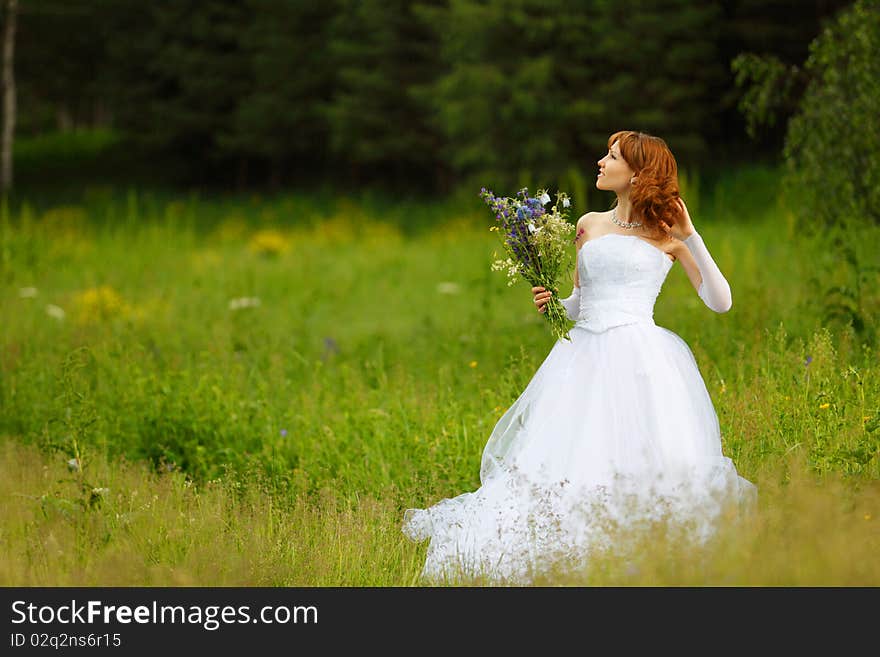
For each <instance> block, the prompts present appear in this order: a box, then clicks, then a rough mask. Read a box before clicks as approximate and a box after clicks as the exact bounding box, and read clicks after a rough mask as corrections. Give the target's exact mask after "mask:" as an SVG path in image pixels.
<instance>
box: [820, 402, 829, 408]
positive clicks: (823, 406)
mask: <svg viewBox="0 0 880 657" xmlns="http://www.w3.org/2000/svg"><path fill="white" fill-rule="evenodd" d="M829 406H831V404H829V403H828V402H825V403H824V404H819V408H823V409H824V408H828V407H829Z"/></svg>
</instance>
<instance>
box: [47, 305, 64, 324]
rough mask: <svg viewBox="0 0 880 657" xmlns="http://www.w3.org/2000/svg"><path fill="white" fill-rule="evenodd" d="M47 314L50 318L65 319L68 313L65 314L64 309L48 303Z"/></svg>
mask: <svg viewBox="0 0 880 657" xmlns="http://www.w3.org/2000/svg"><path fill="white" fill-rule="evenodd" d="M46 314H47V315H49V317H54V318H55V319H59V320H60V319H64V317H65V316H66V313H65V312H64V308H60V307H58V306H56V305H54V304H51V303H47V304H46Z"/></svg>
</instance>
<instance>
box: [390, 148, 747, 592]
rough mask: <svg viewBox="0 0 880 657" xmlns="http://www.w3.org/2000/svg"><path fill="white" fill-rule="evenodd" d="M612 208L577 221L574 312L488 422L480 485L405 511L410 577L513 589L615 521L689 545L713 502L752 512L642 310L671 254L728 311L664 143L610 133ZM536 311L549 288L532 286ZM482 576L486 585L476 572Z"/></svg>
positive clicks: (711, 421) (687, 362)
mask: <svg viewBox="0 0 880 657" xmlns="http://www.w3.org/2000/svg"><path fill="white" fill-rule="evenodd" d="M598 166H599V172H598V175H597V177H596V187H598V188H599V189H603V190H608V191H613V192H615V194H616V195H617V202H616V204H615V206H614V207H613V208H612V209H611V210H610V211H608V212H590V213H588V214H586V215H584V216H583V217H581V218H580V219H579V220H578V224H577V237H576V238H575V248H576V272H575V280H574V290H573V292H572V294H571V296H569V297H568V298H567V299H563V300H562V302H563V304H564V305H565V307H566V309H567V311H568V315H569V317H570V318H571V319H573V320H575V326H574V328H572V330H571V332H570V337H571V341H566V340H558V341H557V342H556V343H555V344H554V346H553V348H552V349H551V351H550V353H549V354H548V355H547V357H546V359H545V360H544V362H543V363H542V364H541V365H540V367H539V368H538V370H537V371H536V372H535V374H534V376H533V377H532V379H531V381H530V382H529V383H528V385H527V386H526V388H525V389H524V390H523V392H522V393H521V394H520V396H519V397H518V398H517V400H516V401H515V402H514V403H513V404H512V405H511V406H510V408H509V409H508V410H507V411H506V412H505V413H504V415H503V416H502V417H501V418H500V419H499V420H498V422H497V424H496V425H495V428H494V429H493V431H492V434H491V436H490V437H489V439H488V442H487V444H486V446H485V448H484V450H483V456H482V463H481V468H480V480H481V486H480V487H479V488H478V489H477V490H476V491H474V492H469V493H463V494H461V495H458V496H457V497H454V498H447V499H444V500H441V501H439V502H438V503H436V504H435V505H433V506H431V507H429V508H427V509H407V510H406V512H405V514H404V522H403V528H402V529H403V532H404V534H405V535H406V536H407V537H409V538H410V539H411V540H413V541H422V540H424V539H426V538H430V539H431V542H430V544H429V546H428V553H427V557H426V560H425V565H424V568H423V570H422V573H421V575H422V578H423V580H426V581H447V582H450V581H451V582H456V581H461V580H462V579H469V578H472V577H482V578H486V579H488V580H489V581H493V582H498V583H511V584H523V583H529V582H530V581H532V580H533V578H534V577H535V575H537V574H539V573H541V572H542V571H545V570H547V569H548V568H550V567H553V566H558V565H560V564H564V565H566V566H570V567H576V568H578V569H580V570H581V571H582V572H584V571H586V570H587V569H588V568H589V564H590V559H589V557H590V553H591V551H595V550H599V549H614V548H615V546H616V543H615V541H616V540H617V538H616V536H619V535H620V532H619V531H617V534H615V533H614V532H615V528H616V530H619V529H621V528H626V527H629V528H633V527H638V526H639V525H640V523H647V524H646V525H645V526H650V523H651V522H655V521H661V520H662V521H664V522H668V521H669V520H670V519H671V520H672V521H675V522H678V521H680V522H678V525H677V526H680V527H687V528H688V531H689V532H690V533H689V534H688V536H690V537H691V538H692V539H693V540H694V541H697V542H703V541H705V540H706V539H708V538H709V537H710V536H712V535H713V534H714V532H715V531H716V529H717V523H718V521H719V519H720V518H721V517H722V511H723V510H724V509H725V508H729V507H728V505H729V504H734V505H736V506H738V507H740V508H742V509H745V510H749V509H751V508H752V506H753V504H754V502H755V499H756V489H755V486H754V485H753V484H751V483H750V482H748V481H746V480H745V479H743V478H742V477H740V476H739V475H738V474H737V471H736V468H735V467H734V465H733V463H732V462H731V460H730V459H729V458H726V457H725V456H723V454H722V451H721V434H720V428H719V423H718V416H717V415H716V412H715V409H714V407H713V405H712V400H711V398H710V396H709V393H708V391H707V390H706V386H705V383H704V381H703V378H702V376H701V375H700V371H699V369H698V366H697V363H696V361H695V360H694V357H693V354H692V352H691V350H690V348H689V347H688V346H687V344H686V343H685V342H684V340H682V339H681V338H680V337H679V336H678V335H677V334H675V333H673V332H672V331H670V330H668V329H666V328H663V327H661V326H657V325H656V324H655V323H654V319H653V314H654V303H655V301H656V299H657V296H658V294H659V293H660V288H661V287H662V285H663V282H664V281H665V279H666V276H667V275H668V273H669V271H670V269H671V268H672V265H673V263H674V262H680V263H681V265H682V266H683V267H684V270H685V272H686V273H687V275H688V278H689V279H690V281H691V283H692V284H693V286H694V289H695V290H696V293H697V294H698V295H699V297H700V299H702V301H703V302H704V303H705V305H706V306H708V307H709V308H711V309H712V310H713V311H715V312H718V313H724V312H727V311H728V310H730V308H731V305H732V298H731V293H730V286H729V285H728V283H727V280H726V279H725V278H724V276H723V275H722V273H721V271H720V270H719V269H718V266H717V265H716V264H715V262H714V260H713V259H712V257H711V255H710V254H709V251H708V250H707V248H706V246H705V244H704V243H703V240H702V238H701V237H700V235H699V233H697V231H696V230H695V228H694V225H693V223H692V222H691V218H690V215H689V213H688V210H687V207H686V206H685V204H684V201H683V200H682V199H681V198H680V197H679V195H678V178H677V177H678V172H677V165H676V162H675V158H674V157H673V155H672V153H671V152H670V151H669V148H668V147H667V146H666V143H665V142H664V141H663V140H662V139H660V138H658V137H654V136H651V135H647V134H645V133H641V132H632V131H621V132H617V133H615V134H613V135H611V137H610V138H609V140H608V153H607V154H606V155H605V156H604V157H603V158H602V159H601V160H599V161H598ZM532 292H533V294H534V302H535V305H536V307H537V309H538V312H544V310H545V305H546V303H547V300H548V299H549V298H550V295H551V292H549V291H547V290H545V289H544V288H542V287H535V288H532ZM486 579H484V580H483V581H486Z"/></svg>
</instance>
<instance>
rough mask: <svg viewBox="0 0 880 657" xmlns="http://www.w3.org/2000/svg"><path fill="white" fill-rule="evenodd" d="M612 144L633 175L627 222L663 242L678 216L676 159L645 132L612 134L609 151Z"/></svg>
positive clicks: (660, 142)
mask: <svg viewBox="0 0 880 657" xmlns="http://www.w3.org/2000/svg"><path fill="white" fill-rule="evenodd" d="M615 141H616V142H617V145H618V147H619V148H620V154H621V155H623V159H624V160H626V163H627V164H629V166H630V168H631V169H632V170H633V171H634V172H635V175H636V179H635V182H633V185H632V189H631V190H630V194H629V201H630V205H631V207H632V211H631V213H630V221H641V222H642V223H643V224H644V225H645V228H646V229H647V230H648V231H653V233H654V236H655V238H656V239H662V238H665V237H666V236H667V235H668V234H669V228H670V227H671V226H673V225H674V224H675V221H676V217H677V216H678V215H679V213H680V210H679V207H678V204H677V203H676V199H678V195H679V189H678V165H677V164H676V162H675V156H673V155H672V151H670V150H669V147H668V146H667V145H666V142H665V141H663V140H662V139H660V137H654V136H653V135H649V134H646V133H644V132H633V131H632V130H620V131H618V132H615V133H614V134H613V135H611V136H610V137H609V138H608V148H609V149H610V148H611V146H612V144H614V142H615Z"/></svg>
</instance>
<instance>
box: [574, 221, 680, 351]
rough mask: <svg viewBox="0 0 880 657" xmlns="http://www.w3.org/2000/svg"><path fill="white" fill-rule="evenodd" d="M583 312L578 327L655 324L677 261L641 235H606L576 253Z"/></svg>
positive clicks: (597, 328)
mask: <svg viewBox="0 0 880 657" xmlns="http://www.w3.org/2000/svg"><path fill="white" fill-rule="evenodd" d="M577 267H578V277H579V279H580V284H581V288H580V293H581V301H580V312H579V313H578V319H577V320H576V322H575V326H580V327H583V328H586V329H589V330H590V331H594V332H597V333H598V332H601V331H605V330H606V329H609V328H611V327H613V326H620V325H623V324H635V323H647V324H654V303H655V302H656V301H657V296H658V295H659V294H660V288H662V287H663V282H664V281H665V280H666V276H667V274H668V273H669V270H670V269H671V268H672V260H671V259H670V258H669V256H668V255H666V254H665V253H664V252H663V251H661V250H660V249H659V248H657V247H656V246H654V245H653V244H651V243H649V242H647V241H646V240H645V239H643V238H641V237H638V236H637V235H622V234H620V233H606V234H605V235H602V236H601V237H597V238H594V239H591V240H587V241H586V242H585V243H584V244H583V245H582V246H581V248H580V250H579V251H578V254H577Z"/></svg>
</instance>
